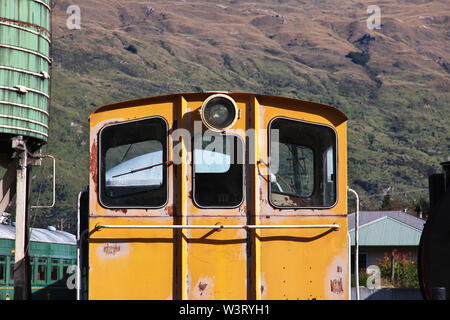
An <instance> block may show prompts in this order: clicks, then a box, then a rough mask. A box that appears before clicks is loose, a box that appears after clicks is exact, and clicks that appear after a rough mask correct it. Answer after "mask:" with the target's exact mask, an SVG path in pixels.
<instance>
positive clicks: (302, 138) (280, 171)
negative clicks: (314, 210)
mask: <svg viewBox="0 0 450 320" xmlns="http://www.w3.org/2000/svg"><path fill="white" fill-rule="evenodd" d="M335 171H336V135H335V132H334V130H333V129H331V128H330V127H326V126H322V125H315V124H311V123H306V122H301V121H295V120H288V119H283V118H278V119H275V120H273V121H272V123H271V126H270V202H271V203H272V205H274V206H276V207H301V208H308V207H331V206H332V205H333V204H334V203H335V202H336V174H335Z"/></svg>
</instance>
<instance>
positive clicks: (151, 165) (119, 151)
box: [100, 118, 167, 208]
mask: <svg viewBox="0 0 450 320" xmlns="http://www.w3.org/2000/svg"><path fill="white" fill-rule="evenodd" d="M100 144H101V145H100V155H101V162H100V178H101V186H100V202H101V203H102V204H103V205H104V206H106V207H122V208H123V207H161V206H163V205H164V204H165V203H166V200H167V125H166V122H165V121H164V120H162V119H161V118H151V119H146V120H140V121H131V122H126V123H121V124H114V125H110V126H107V127H105V128H103V129H102V131H101V132H100Z"/></svg>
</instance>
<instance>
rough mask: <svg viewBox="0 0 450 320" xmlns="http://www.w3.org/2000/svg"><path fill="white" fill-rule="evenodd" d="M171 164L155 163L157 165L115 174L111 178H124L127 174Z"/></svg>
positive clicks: (170, 162)
mask: <svg viewBox="0 0 450 320" xmlns="http://www.w3.org/2000/svg"><path fill="white" fill-rule="evenodd" d="M172 164H173V161H166V162H161V163H157V164H154V165H151V166H148V167H144V168H140V169H134V170H131V171H129V172H125V173H121V174H117V175H115V176H112V177H111V178H117V177H121V176H125V175H127V174H132V173H135V172H139V171H144V170H148V169H151V168H154V167H158V166H163V165H167V166H170V165H172Z"/></svg>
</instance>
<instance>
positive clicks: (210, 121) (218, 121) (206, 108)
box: [200, 94, 238, 132]
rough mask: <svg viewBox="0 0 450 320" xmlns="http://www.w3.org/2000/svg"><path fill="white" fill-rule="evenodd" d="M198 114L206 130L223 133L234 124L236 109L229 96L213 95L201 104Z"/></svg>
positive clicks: (236, 116) (236, 114) (236, 115)
mask: <svg viewBox="0 0 450 320" xmlns="http://www.w3.org/2000/svg"><path fill="white" fill-rule="evenodd" d="M200 114H201V117H202V121H203V123H204V124H205V126H206V127H207V128H208V129H210V130H213V131H218V132H223V131H225V130H226V129H228V128H231V127H232V126H233V125H234V124H235V123H236V121H237V119H238V108H237V105H236V102H235V101H234V100H233V98H231V97H230V96H227V95H225V94H214V95H211V96H209V97H208V98H207V99H206V100H205V101H204V102H203V104H202V107H201V109H200Z"/></svg>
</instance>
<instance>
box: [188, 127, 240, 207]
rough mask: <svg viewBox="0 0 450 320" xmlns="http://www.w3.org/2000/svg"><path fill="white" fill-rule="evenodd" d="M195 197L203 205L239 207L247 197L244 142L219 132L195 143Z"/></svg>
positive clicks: (199, 204) (197, 202)
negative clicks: (244, 188)
mask: <svg viewBox="0 0 450 320" xmlns="http://www.w3.org/2000/svg"><path fill="white" fill-rule="evenodd" d="M193 167H194V201H195V203H196V204H197V205H198V206H200V207H236V206H238V205H240V204H241V202H242V200H243V182H244V181H243V145H242V141H241V140H240V139H239V138H238V137H236V136H223V135H219V134H215V135H212V136H209V137H203V138H202V139H201V140H200V139H199V140H196V142H195V146H194V165H193Z"/></svg>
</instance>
